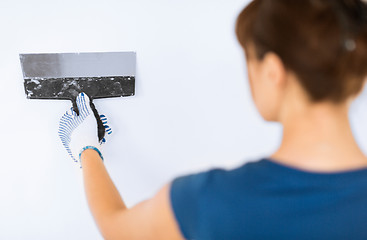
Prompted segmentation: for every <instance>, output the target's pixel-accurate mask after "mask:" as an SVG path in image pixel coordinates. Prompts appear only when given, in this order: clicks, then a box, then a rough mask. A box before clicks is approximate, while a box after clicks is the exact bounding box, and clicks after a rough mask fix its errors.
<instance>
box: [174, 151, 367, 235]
mask: <svg viewBox="0 0 367 240" xmlns="http://www.w3.org/2000/svg"><path fill="white" fill-rule="evenodd" d="M170 197H171V203H172V208H173V212H174V214H175V217H176V220H177V222H178V225H179V227H180V230H181V232H182V234H183V236H184V237H185V238H186V239H196V240H205V239H211V240H214V239H221V240H232V239H256V240H260V239H292V240H293V239H297V240H302V239H307V240H310V239H322V240H325V239H333V240H335V239H343V240H345V239H353V240H359V239H364V240H366V239H367V168H363V169H358V170H350V171H343V172H336V173H316V172H308V171H303V170H300V169H297V168H293V167H290V166H286V165H283V164H281V163H277V162H275V161H274V160H272V159H270V158H264V159H261V160H258V161H255V162H248V163H246V164H244V165H243V166H242V167H239V168H237V169H234V170H230V171H227V170H222V169H214V170H211V171H207V172H202V173H199V174H193V175H188V176H184V177H180V178H176V179H175V180H174V181H173V183H172V185H171V189H170Z"/></svg>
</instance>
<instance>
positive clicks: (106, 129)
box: [99, 114, 112, 144]
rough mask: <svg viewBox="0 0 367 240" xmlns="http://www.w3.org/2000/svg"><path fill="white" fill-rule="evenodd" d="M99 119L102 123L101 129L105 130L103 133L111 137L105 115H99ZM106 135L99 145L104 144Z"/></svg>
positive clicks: (110, 130)
mask: <svg viewBox="0 0 367 240" xmlns="http://www.w3.org/2000/svg"><path fill="white" fill-rule="evenodd" d="M99 118H100V119H101V121H102V124H103V127H104V128H105V131H106V133H107V135H111V134H112V129H111V126H110V125H108V121H107V117H106V115H104V114H101V115H99ZM107 135H105V137H104V138H103V139H102V141H101V144H104V143H106V136H107Z"/></svg>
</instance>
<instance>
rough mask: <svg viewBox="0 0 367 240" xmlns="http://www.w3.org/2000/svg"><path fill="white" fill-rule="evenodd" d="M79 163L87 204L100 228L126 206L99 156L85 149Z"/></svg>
mask: <svg viewBox="0 0 367 240" xmlns="http://www.w3.org/2000/svg"><path fill="white" fill-rule="evenodd" d="M81 161H82V169H83V176H84V186H85V192H86V195H87V200H88V204H89V207H90V210H91V212H92V214H93V216H94V219H95V220H96V222H97V224H98V226H99V227H100V228H102V227H103V226H104V224H105V223H107V222H108V221H109V219H110V218H111V217H113V215H114V214H115V213H116V212H119V211H121V210H124V209H126V206H125V204H124V202H123V200H122V199H121V196H120V194H119V192H118V191H117V189H116V187H115V185H114V184H113V182H112V180H111V178H110V176H109V175H108V173H107V170H106V168H105V166H104V163H103V162H102V159H101V158H100V156H99V154H98V153H97V152H96V151H94V150H92V149H87V150H85V151H84V152H83V153H82V155H81ZM101 230H102V229H101Z"/></svg>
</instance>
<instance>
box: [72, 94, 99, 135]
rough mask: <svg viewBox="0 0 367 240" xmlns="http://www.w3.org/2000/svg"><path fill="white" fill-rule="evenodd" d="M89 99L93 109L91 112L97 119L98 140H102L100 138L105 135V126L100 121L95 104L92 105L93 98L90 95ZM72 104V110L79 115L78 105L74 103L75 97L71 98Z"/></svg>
mask: <svg viewBox="0 0 367 240" xmlns="http://www.w3.org/2000/svg"><path fill="white" fill-rule="evenodd" d="M89 99H90V107H91V109H92V111H93V114H94V117H95V118H96V120H97V128H98V140H99V141H102V139H103V138H104V136H105V133H106V129H105V127H104V126H103V123H102V120H101V118H100V116H99V114H98V111H97V109H96V106H94V103H93V99H92V98H91V97H89ZM71 102H72V104H73V109H74V111H75V112H76V113H77V114H78V115H79V109H78V106H77V104H76V99H72V100H71Z"/></svg>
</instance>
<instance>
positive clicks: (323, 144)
mask: <svg viewBox="0 0 367 240" xmlns="http://www.w3.org/2000/svg"><path fill="white" fill-rule="evenodd" d="M349 105H350V104H349V103H346V104H344V105H334V104H331V103H320V104H312V105H310V104H308V105H307V104H300V103H297V102H292V104H290V105H289V106H287V108H285V109H286V110H284V111H283V112H282V114H281V116H280V119H279V120H280V122H281V123H282V125H283V139H282V144H281V146H280V148H279V149H278V151H277V152H276V153H274V154H273V155H272V156H271V157H272V158H274V159H275V160H277V161H280V162H283V163H285V164H290V165H293V166H297V167H301V168H305V169H308V170H316V171H317V170H319V171H335V170H345V169H352V168H358V167H361V166H365V165H367V161H366V159H365V156H364V155H363V153H362V152H361V150H360V149H359V147H358V145H357V143H356V141H355V139H354V136H353V133H352V130H351V127H350V123H349V119H348V109H349Z"/></svg>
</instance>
